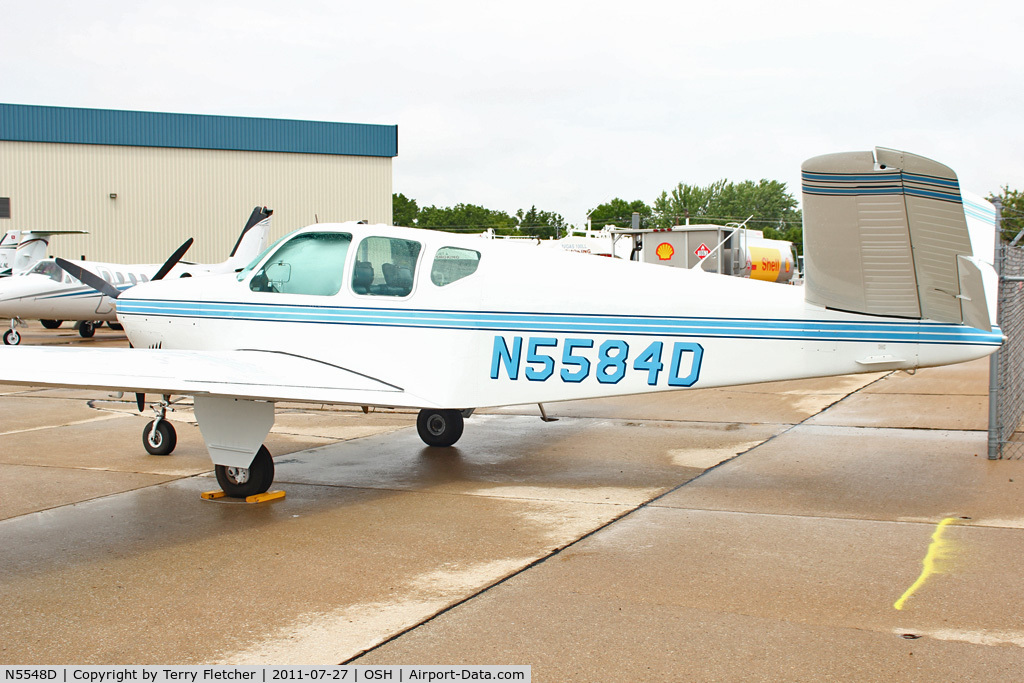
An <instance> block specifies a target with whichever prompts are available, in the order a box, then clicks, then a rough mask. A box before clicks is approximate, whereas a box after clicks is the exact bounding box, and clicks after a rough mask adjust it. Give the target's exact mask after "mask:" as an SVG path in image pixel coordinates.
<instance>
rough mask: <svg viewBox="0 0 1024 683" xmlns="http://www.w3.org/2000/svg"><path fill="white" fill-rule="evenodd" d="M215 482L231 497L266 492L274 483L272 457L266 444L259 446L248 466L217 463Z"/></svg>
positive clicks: (243, 496) (246, 496)
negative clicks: (229, 465) (230, 465)
mask: <svg viewBox="0 0 1024 683" xmlns="http://www.w3.org/2000/svg"><path fill="white" fill-rule="evenodd" d="M215 471H216V474H217V483H218V484H220V487H221V489H222V490H223V491H224V493H226V494H228V495H229V496H231V497H232V498H248V497H249V496H255V495H256V494H258V493H266V492H267V491H268V490H269V489H270V485H271V484H273V483H274V458H273V457H271V455H270V451H268V450H267V447H266V446H260V449H259V450H258V451H256V457H255V458H253V460H252V464H251V465H249V467H248V468H244V467H228V466H226V465H217V466H216V468H215Z"/></svg>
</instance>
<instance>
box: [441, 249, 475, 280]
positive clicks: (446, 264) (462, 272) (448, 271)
mask: <svg viewBox="0 0 1024 683" xmlns="http://www.w3.org/2000/svg"><path fill="white" fill-rule="evenodd" d="M479 265H480V252H479V251H473V250H472V249H459V248H458V247H441V248H440V249H438V250H437V256H435V257H434V265H433V266H432V267H431V268H430V281H431V282H433V283H434V284H435V285H437V286H438V287H444V286H445V285H450V284H451V283H453V282H455V281H456V280H461V279H462V278H464V277H468V276H470V275H472V274H473V273H475V272H476V269H477V266H479Z"/></svg>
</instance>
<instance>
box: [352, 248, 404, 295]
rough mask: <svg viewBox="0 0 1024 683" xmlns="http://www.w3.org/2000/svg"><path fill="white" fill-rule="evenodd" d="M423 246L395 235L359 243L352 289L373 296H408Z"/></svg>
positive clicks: (353, 271) (357, 292)
mask: <svg viewBox="0 0 1024 683" xmlns="http://www.w3.org/2000/svg"><path fill="white" fill-rule="evenodd" d="M420 249H421V245H420V243H419V242H414V241H412V240H401V239H395V238H393V237H367V238H366V239H364V240H363V241H362V242H360V243H359V251H357V252H356V263H355V266H354V267H353V270H352V291H354V292H355V293H356V294H368V295H370V296H407V295H408V294H409V293H411V292H412V284H413V282H414V278H415V276H416V259H417V257H418V256H419V255H420Z"/></svg>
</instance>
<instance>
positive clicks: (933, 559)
mask: <svg viewBox="0 0 1024 683" xmlns="http://www.w3.org/2000/svg"><path fill="white" fill-rule="evenodd" d="M955 522H956V517H947V518H945V519H944V520H942V521H941V522H939V525H938V526H937V527H936V528H935V533H933V534H932V542H931V544H930V545H929V546H928V552H927V553H926V554H925V556H924V560H922V562H921V564H923V565H924V569H922V570H921V575H920V576H919V577H917V581H915V582H914V583H913V584H912V585H911V586H910V588H908V589H907V592H906V593H904V594H903V595H902V596H901V597H900V599H899V600H897V601H896V602H895V603H893V608H895V609H903V605H904V604H906V602H907V600H909V599H910V596H911V595H913V594H914V592H915V591H916V590H917V589H918V588H920V587H921V586H923V585H924V582H925V581H927V580H928V577H930V576H931V575H932V574H935V573H937V572H938V571H939V567H938V560H939V558H940V557H941V556H942V552H943V550H946V549H947V548H948V545H949V542H948V541H946V540H944V539H943V538H942V532H943V531H945V530H946V527H947V526H949V525H950V524H954V523H955Z"/></svg>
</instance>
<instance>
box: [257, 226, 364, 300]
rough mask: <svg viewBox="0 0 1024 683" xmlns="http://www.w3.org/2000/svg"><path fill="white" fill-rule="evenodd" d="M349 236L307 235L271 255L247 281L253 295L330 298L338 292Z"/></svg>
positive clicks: (309, 233)
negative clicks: (272, 294)
mask: <svg viewBox="0 0 1024 683" xmlns="http://www.w3.org/2000/svg"><path fill="white" fill-rule="evenodd" d="M350 244H352V235H350V234H349V233H340V232H307V233H303V234H301V235H296V236H295V237H293V238H292V239H290V240H288V241H287V242H285V243H284V244H282V245H281V247H280V248H279V249H278V250H277V251H275V252H274V255H273V256H271V257H270V258H269V259H268V260H267V261H266V262H265V263H264V264H263V266H262V267H261V268H260V269H259V270H257V271H256V274H255V275H253V276H252V279H251V280H250V281H249V289H251V290H252V291H254V292H280V293H282V294H313V295H316V296H331V295H333V294H337V293H338V291H339V290H340V289H341V283H342V281H343V279H344V276H343V271H344V269H345V256H346V255H347V254H348V248H349V245H350Z"/></svg>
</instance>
